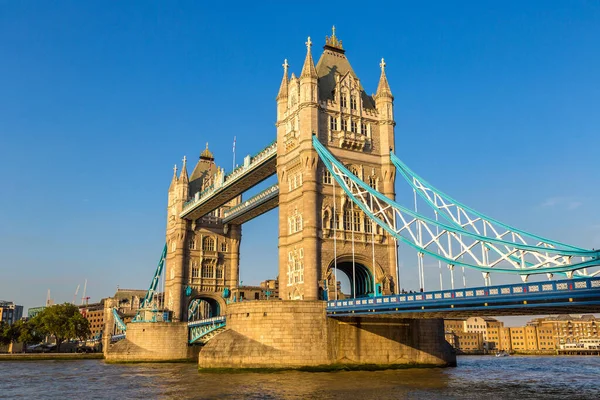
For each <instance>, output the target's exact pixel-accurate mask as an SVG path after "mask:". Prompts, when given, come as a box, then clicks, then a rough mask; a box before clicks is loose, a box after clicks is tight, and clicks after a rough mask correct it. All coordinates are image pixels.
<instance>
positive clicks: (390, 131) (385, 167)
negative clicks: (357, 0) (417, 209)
mask: <svg viewBox="0 0 600 400" xmlns="http://www.w3.org/2000/svg"><path fill="white" fill-rule="evenodd" d="M379 66H380V67H381V76H380V77H379V85H377V93H375V107H376V108H377V113H378V115H379V137H380V143H381V157H382V161H381V163H382V177H383V187H382V190H381V192H382V193H384V194H385V195H387V196H389V197H391V198H393V196H395V188H394V185H395V171H396V170H395V168H394V167H393V165H392V164H391V162H390V161H389V152H390V150H395V143H394V126H395V125H396V122H395V121H394V96H392V90H391V89H390V85H389V83H388V80H387V76H386V75H385V61H384V59H383V58H382V59H381V63H380V64H379Z"/></svg>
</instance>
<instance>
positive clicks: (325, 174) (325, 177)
mask: <svg viewBox="0 0 600 400" xmlns="http://www.w3.org/2000/svg"><path fill="white" fill-rule="evenodd" d="M323 183H325V184H328V185H331V172H329V170H328V169H327V168H323Z"/></svg>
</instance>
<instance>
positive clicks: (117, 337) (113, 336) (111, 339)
mask: <svg viewBox="0 0 600 400" xmlns="http://www.w3.org/2000/svg"><path fill="white" fill-rule="evenodd" d="M123 339H125V334H124V333H121V334H120V335H112V336H111V337H110V341H111V342H118V341H119V340H123Z"/></svg>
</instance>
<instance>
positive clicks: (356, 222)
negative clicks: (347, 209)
mask: <svg viewBox="0 0 600 400" xmlns="http://www.w3.org/2000/svg"><path fill="white" fill-rule="evenodd" d="M352 216H353V220H352V229H353V230H354V232H360V211H358V210H353V211H352Z"/></svg>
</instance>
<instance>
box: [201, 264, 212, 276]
mask: <svg viewBox="0 0 600 400" xmlns="http://www.w3.org/2000/svg"><path fill="white" fill-rule="evenodd" d="M214 276H215V268H214V267H213V266H212V265H210V264H204V265H203V266H202V278H214Z"/></svg>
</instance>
